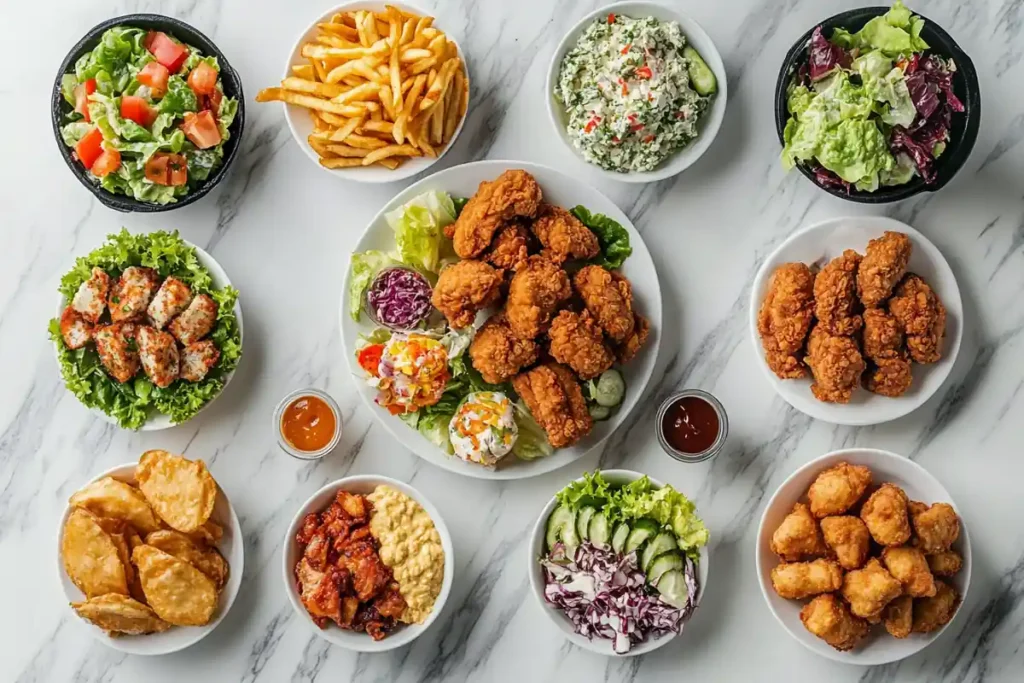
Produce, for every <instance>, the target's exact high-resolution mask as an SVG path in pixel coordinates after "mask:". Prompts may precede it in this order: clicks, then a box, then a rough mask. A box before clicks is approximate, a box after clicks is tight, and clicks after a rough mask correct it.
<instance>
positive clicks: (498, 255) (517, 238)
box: [481, 220, 531, 271]
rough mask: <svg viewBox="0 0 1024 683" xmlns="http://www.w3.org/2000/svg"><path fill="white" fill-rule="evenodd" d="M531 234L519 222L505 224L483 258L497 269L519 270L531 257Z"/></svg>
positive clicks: (513, 221)
mask: <svg viewBox="0 0 1024 683" xmlns="http://www.w3.org/2000/svg"><path fill="white" fill-rule="evenodd" d="M530 239H531V235H530V232H529V231H528V230H527V229H526V226H524V225H523V224H522V222H520V221H519V220H512V221H509V222H507V223H504V224H503V225H502V227H500V228H499V229H498V233H497V234H496V235H495V236H494V241H493V242H491V246H490V248H489V249H487V250H486V251H485V252H484V253H483V255H482V257H481V258H483V260H484V261H487V263H490V264H491V265H492V266H494V267H495V268H501V269H503V270H508V271H516V270H519V267H520V266H521V265H523V264H524V263H526V259H527V258H528V257H529V256H530Z"/></svg>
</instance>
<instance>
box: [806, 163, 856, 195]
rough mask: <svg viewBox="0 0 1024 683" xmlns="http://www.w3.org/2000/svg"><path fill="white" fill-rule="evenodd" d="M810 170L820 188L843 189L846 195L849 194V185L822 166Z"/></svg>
mask: <svg viewBox="0 0 1024 683" xmlns="http://www.w3.org/2000/svg"><path fill="white" fill-rule="evenodd" d="M811 170H812V171H814V177H815V179H816V180H817V181H818V184H819V185H821V186H822V187H834V188H836V189H843V190H846V192H847V194H849V192H850V183H848V182H846V181H845V180H843V179H842V178H840V177H839V176H837V175H836V174H835V173H833V172H832V171H830V170H828V169H827V168H825V167H824V166H818V165H815V166H814V167H813V168H812V169H811Z"/></svg>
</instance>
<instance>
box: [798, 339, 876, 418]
mask: <svg viewBox="0 0 1024 683" xmlns="http://www.w3.org/2000/svg"><path fill="white" fill-rule="evenodd" d="M804 362H806V363H807V366H808V367H810V368H811V372H812V373H813V374H814V383H813V384H812V385H811V393H813V394H814V397H815V398H817V399H818V400H819V401H824V402H826V403H849V402H850V398H851V397H852V396H853V390H854V389H856V388H857V384H858V383H859V382H860V378H861V375H863V374H864V369H865V368H866V367H867V364H866V363H865V362H864V357H863V356H861V354H860V349H859V348H858V347H857V342H856V341H854V340H853V339H852V338H850V337H836V336H833V335H831V334H829V333H828V332H827V331H826V330H825V328H824V327H822V326H821V325H815V327H814V329H813V330H811V336H810V338H809V339H808V341H807V357H806V358H805V359H804Z"/></svg>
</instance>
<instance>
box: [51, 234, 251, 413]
mask: <svg viewBox="0 0 1024 683" xmlns="http://www.w3.org/2000/svg"><path fill="white" fill-rule="evenodd" d="M181 241H182V242H184V243H185V244H187V245H188V246H190V247H192V248H193V249H195V250H196V257H197V258H198V259H199V263H201V264H202V266H203V267H204V268H206V270H208V271H210V279H211V280H212V281H213V286H214V287H215V288H216V289H224V288H225V287H227V286H228V285H230V284H231V280H229V279H228V274H227V273H226V272H224V269H223V268H221V266H220V264H219V263H217V261H216V259H214V258H213V257H212V256H210V255H209V254H208V253H206V251H204V250H203V249H201V248H200V247H198V246H196V245H195V244H192V243H191V242H189V241H188V240H186V239H182V240H181ZM67 305H68V300H67V299H66V298H65V297H64V296H63V295H61V296H60V301H59V302H58V304H57V318H58V319H60V314H61V313H63V312H64V309H65V308H66V307H67ZM235 318H237V320H238V338H239V341H240V342H243V348H244V341H245V328H244V326H243V325H242V301H241V297H239V298H238V299H236V300H235ZM54 359H56V360H57V371H58V373H59V372H60V358H59V357H58V356H57V354H56V350H55V353H54ZM237 369H238V368H237V367H236V368H235V370H237ZM235 370H232V371H231V372H229V373H228V374H226V375H224V386H222V387H221V388H220V392H218V394H217V396H214V397H213V398H211V399H210V400H209V401H207V402H206V405H204V406H203V407H202V408H200V409H199V411H198V412H197V413H196V415H199V413H201V412H203V411H204V410H206V409H207V408H208V407H209V406H210V404H212V403H213V402H214V401H216V400H217V397H219V396H220V395H221V394H223V393H224V390H225V389H227V388H228V384H230V383H231V378H232V377H234V376H235ZM62 380H63V378H62ZM89 411H90V412H92V413H93V414H94V415H96V416H98V417H99V418H100V419H102V420H103V421H105V422H109V423H110V424H113V425H116V424H117V420H115V419H114V418H112V417H110V416H109V415H107V414H106V413H104V412H103V411H102V410H100V409H99V408H89ZM196 415H193V416H192V418H194V417H196ZM192 418H189V419H192ZM185 422H188V420H186V421H185ZM179 424H185V423H184V422H181V423H179ZM177 426H178V425H177V424H175V423H174V422H171V418H170V417H169V416H168V415H164V414H163V413H157V412H155V411H150V416H149V419H147V420H146V421H145V422H144V423H143V425H142V426H141V427H139V431H140V432H156V431H160V430H161V429H169V428H171V427H177Z"/></svg>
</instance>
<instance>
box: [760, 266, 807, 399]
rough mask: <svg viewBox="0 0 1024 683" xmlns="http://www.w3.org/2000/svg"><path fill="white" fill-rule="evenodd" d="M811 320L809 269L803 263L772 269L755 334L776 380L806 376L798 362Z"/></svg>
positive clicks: (801, 355)
mask: <svg viewBox="0 0 1024 683" xmlns="http://www.w3.org/2000/svg"><path fill="white" fill-rule="evenodd" d="M813 317H814V275H813V274H811V269H810V268H808V267H807V266H806V265H805V264H803V263H784V264H783V265H781V266H779V267H778V268H776V269H775V272H774V273H772V277H771V279H770V280H769V281H768V293H767V294H766V295H765V297H764V301H762V302H761V310H760V311H758V314H757V331H758V334H760V335H761V346H762V347H763V348H764V358H765V361H766V362H767V363H768V367H769V368H771V370H772V372H774V373H775V374H776V375H777V376H778V377H779V379H798V378H800V377H803V376H805V375H806V374H807V371H806V370H805V369H804V366H803V364H802V363H801V362H800V361H801V359H802V357H803V354H802V349H803V347H804V340H805V339H806V338H807V331H808V330H810V329H811V320H812V319H813Z"/></svg>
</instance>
